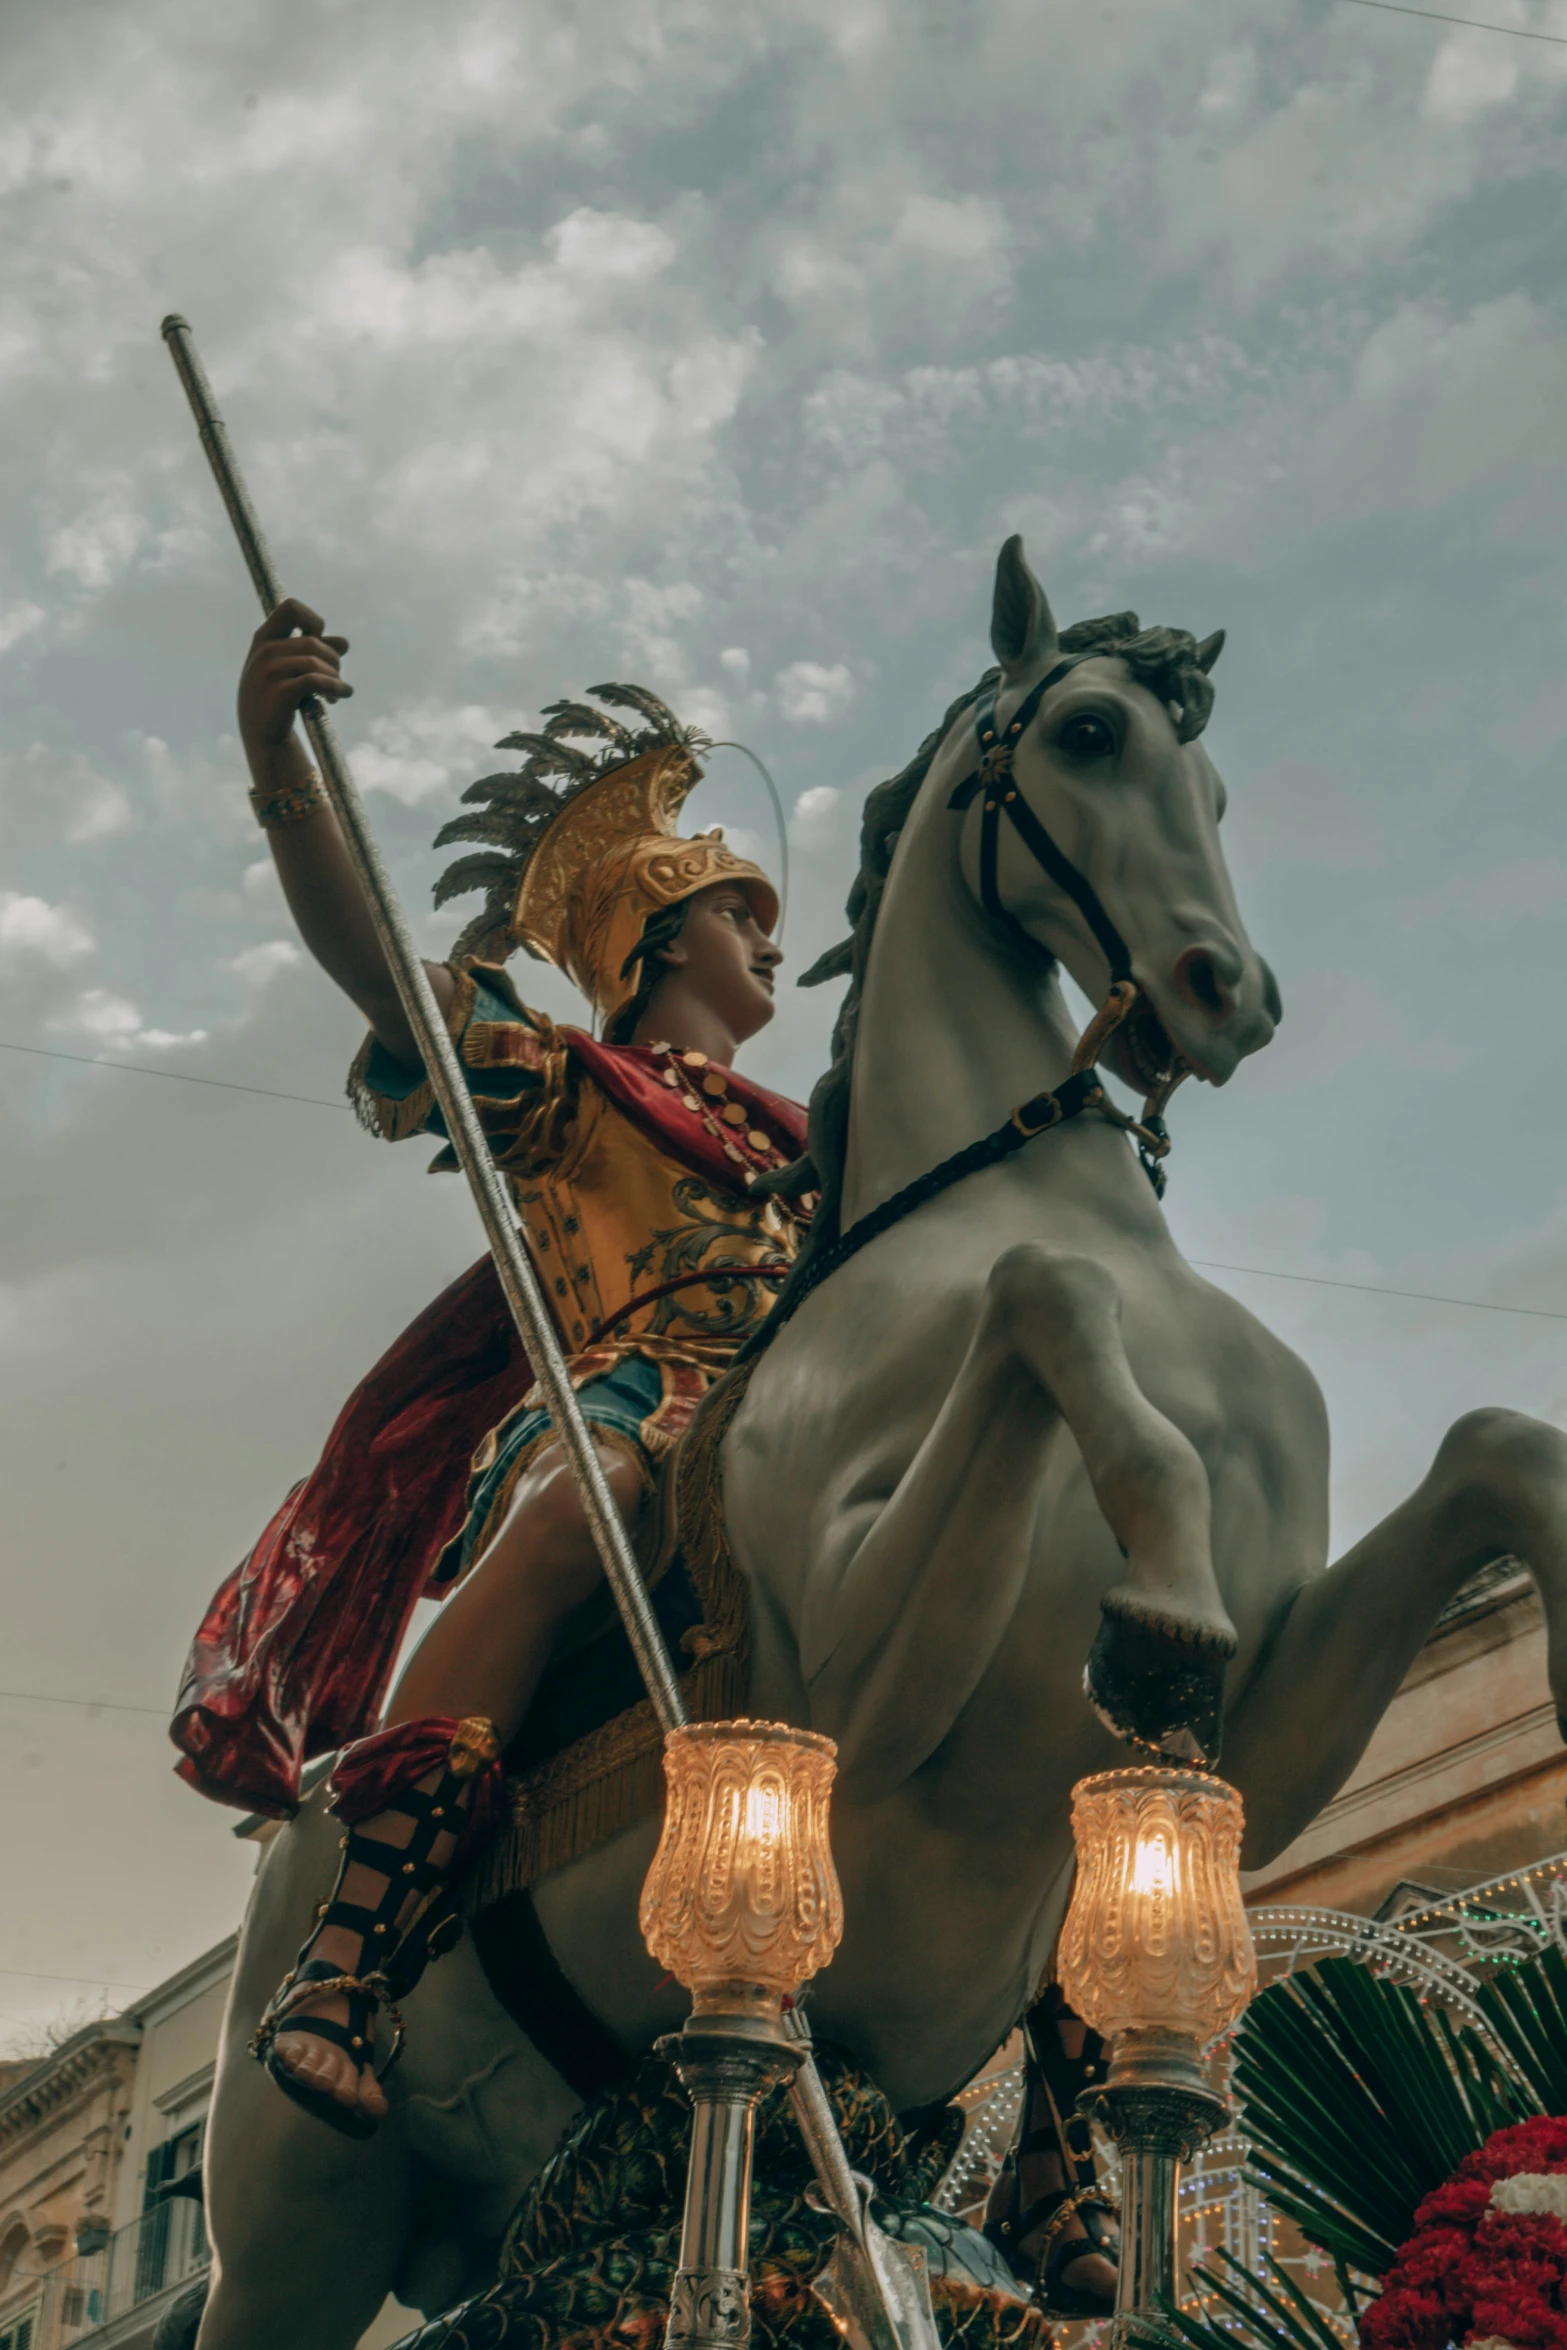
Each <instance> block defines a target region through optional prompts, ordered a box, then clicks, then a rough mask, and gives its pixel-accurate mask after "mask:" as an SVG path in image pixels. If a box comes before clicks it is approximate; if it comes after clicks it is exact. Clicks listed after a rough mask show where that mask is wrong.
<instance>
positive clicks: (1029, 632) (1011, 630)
mask: <svg viewBox="0 0 1567 2350" xmlns="http://www.w3.org/2000/svg"><path fill="white" fill-rule="evenodd" d="M1056 641H1057V640H1056V624H1055V616H1054V614H1053V613H1052V612H1051V609H1050V606H1049V603H1048V602H1047V601H1046V597H1045V591H1044V589H1043V588H1042V587H1041V586H1040V584H1039V582H1038V580H1037V579H1036V578H1035V577H1034V574H1033V573H1032V572H1031V571H1030V570H1029V568H1028V564H1027V562H1026V560H1025V559H1024V555H1023V541H1022V539H1021V538H1020V537H1019V536H1018V534H1017V533H1016V532H1015V531H1014V532H1013V534H1012V536H1011V538H1009V539H1008V541H1007V543H1006V545H1005V546H1004V547H1003V548H1002V550H1001V552H1000V554H999V555H998V556H997V557H996V593H995V598H994V601H993V602H992V604H991V607H990V642H991V645H992V647H993V648H994V651H995V656H996V659H997V660H998V661H999V662H1000V663H1001V666H1002V669H1003V670H1004V671H1005V673H1006V674H1007V676H1009V677H1011V676H1014V675H1016V674H1018V673H1019V672H1021V671H1024V670H1030V669H1038V668H1040V667H1041V666H1043V665H1045V664H1047V663H1048V662H1049V661H1050V660H1051V658H1052V657H1053V655H1054V653H1055V651H1056Z"/></svg>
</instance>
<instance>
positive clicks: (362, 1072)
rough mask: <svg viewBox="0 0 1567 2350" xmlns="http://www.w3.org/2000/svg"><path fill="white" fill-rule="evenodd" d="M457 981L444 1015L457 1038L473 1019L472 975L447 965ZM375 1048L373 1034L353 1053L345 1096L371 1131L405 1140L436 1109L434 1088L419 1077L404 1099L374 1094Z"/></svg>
mask: <svg viewBox="0 0 1567 2350" xmlns="http://www.w3.org/2000/svg"><path fill="white" fill-rule="evenodd" d="M447 969H448V970H449V971H450V972H451V974H452V977H453V979H454V980H455V981H456V983H457V985H456V993H455V994H454V995H453V997H452V1000H451V1004H450V1006H449V1007H448V1010H447V1014H446V1026H447V1031H448V1033H449V1034H450V1035H451V1036H452V1037H453V1038H454V1039H456V1038H459V1037H461V1035H462V1032H463V1030H464V1029H465V1028H466V1027H467V1025H468V1023H469V1021H470V1020H471V1019H472V1018H473V999H474V992H475V991H474V977H473V973H472V971H471V970H470V969H468V968H467V967H466V966H464V965H461V964H456V963H451V964H448V965H447ZM374 1050H375V1037H374V1035H373V1034H372V1035H370V1036H367V1037H366V1038H365V1040H364V1043H363V1044H362V1045H361V1046H360V1048H359V1050H358V1052H357V1053H355V1055H354V1060H353V1066H352V1068H351V1069H350V1070H349V1072H348V1098H349V1100H350V1101H351V1102H352V1103H353V1105H354V1116H355V1117H356V1118H357V1119H358V1120H359V1123H360V1125H361V1126H363V1127H364V1128H365V1129H366V1131H367V1132H368V1133H370V1134H378V1135H380V1136H381V1138H382V1140H383V1141H385V1142H406V1141H407V1140H408V1139H409V1137H410V1136H411V1135H415V1134H422V1133H423V1132H424V1130H425V1127H426V1124H427V1123H428V1121H429V1117H430V1113H431V1111H432V1110H433V1109H434V1108H435V1088H434V1087H433V1086H432V1085H431V1083H430V1080H429V1078H428V1077H421V1078H420V1080H419V1082H418V1084H417V1085H416V1086H415V1087H414V1089H413V1092H412V1093H411V1094H409V1095H408V1097H407V1099H406V1100H405V1101H400V1102H394V1101H392V1100H390V1099H389V1098H388V1096H387V1095H385V1094H384V1093H377V1092H376V1090H375V1088H374V1086H373V1085H372V1084H371V1083H370V1055H371V1054H372V1053H373V1052H374Z"/></svg>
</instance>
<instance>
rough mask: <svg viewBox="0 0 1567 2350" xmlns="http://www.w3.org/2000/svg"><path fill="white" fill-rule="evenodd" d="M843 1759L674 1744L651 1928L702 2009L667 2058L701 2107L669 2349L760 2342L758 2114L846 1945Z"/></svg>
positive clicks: (678, 1740)
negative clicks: (755, 2186)
mask: <svg viewBox="0 0 1567 2350" xmlns="http://www.w3.org/2000/svg"><path fill="white" fill-rule="evenodd" d="M836 1752H837V1749H836V1748H835V1747H834V1745H833V1742H832V1740H831V1739H830V1738H822V1737H818V1736H817V1735H816V1733H815V1732H814V1731H810V1730H795V1729H791V1728H790V1727H789V1726H788V1725H787V1724H785V1723H781V1722H747V1721H741V1722H692V1723H689V1724H687V1725H686V1726H685V1727H684V1728H682V1729H679V1730H671V1731H670V1732H669V1734H668V1736H667V1737H666V1738H665V1740H664V1774H665V1777H666V1779H667V1781H668V1786H669V1800H668V1804H667V1807H666V1810H665V1814H664V1832H663V1835H662V1837H661V1838H660V1840H659V1846H658V1850H657V1852H656V1853H655V1854H654V1856H653V1865H652V1867H651V1868H650V1869H649V1871H648V1875H647V1882H646V1884H645V1885H644V1886H643V1889H642V1907H641V1924H642V1935H643V1939H644V1940H645V1942H646V1943H647V1946H648V1948H649V1950H650V1951H651V1952H652V1954H653V1956H654V1958H655V1959H657V1960H658V1962H659V1964H660V1965H661V1966H664V1967H667V1968H668V1970H669V1972H670V1973H671V1974H672V1975H673V1976H674V1977H675V1979H676V1981H677V1982H680V1983H683V1984H684V1985H685V1986H686V1988H687V1990H688V1991H689V1992H690V1993H691V1996H692V2010H691V2015H690V2017H689V2018H688V2020H687V2022H686V2025H685V2028H684V2030H683V2031H681V2032H679V2033H676V2034H673V2035H671V2037H670V2038H668V2039H666V2040H661V2041H660V2042H659V2046H660V2048H661V2050H663V2051H664V2052H665V2053H666V2054H667V2055H668V2056H669V2057H670V2058H671V2059H672V2060H673V2062H674V2065H675V2068H676V2070H677V2071H678V2073H679V2075H680V2078H681V2080H682V2082H683V2083H684V2085H685V2087H686V2089H687V2091H688V2093H689V2095H690V2098H691V2102H692V2105H693V2107H694V2109H695V2118H694V2121H693V2124H692V2132H691V2168H690V2171H689V2173H688V2175H687V2179H686V2204H685V2220H684V2226H683V2230H682V2234H681V2239H680V2267H679V2270H678V2271H677V2273H676V2276H675V2283H674V2290H673V2293H672V2295H671V2299H670V2309H669V2328H668V2333H667V2335H666V2337H665V2339H666V2343H667V2345H668V2350H741V2346H742V2345H743V2344H744V2343H745V2342H746V2340H747V2339H748V2337H749V2334H750V2324H751V2320H750V2304H749V2297H748V2292H747V2283H746V2237H747V2233H748V2231H749V2227H750V2216H751V2150H752V2141H753V2138H754V2134H755V2123H756V2105H757V2100H758V2099H759V2098H760V2097H761V2096H762V2094H763V2092H764V2091H765V2090H767V2089H770V2088H771V2087H772V2086H773V2085H774V2083H775V2082H778V2081H781V2080H784V2079H786V2078H787V2077H788V2075H789V2074H790V2073H792V2072H793V2071H794V2069H795V2067H796V2066H797V2065H798V2064H799V2063H800V2061H801V2059H802V2056H803V2054H804V2047H803V2044H802V2043H801V2042H800V2041H799V2040H796V2039H793V2038H791V2037H790V2035H789V2034H788V2033H787V2031H786V2030H785V2027H784V2020H783V2003H784V2000H785V1999H786V1998H789V1997H792V1995H793V1994H794V1993H795V1992H796V1991H797V1990H798V1989H799V1987H800V1985H801V1984H802V1983H804V1982H806V1981H808V1980H809V1978H810V1977H811V1976H812V1975H814V1974H816V1973H817V1972H818V1971H819V1970H820V1969H821V1968H822V1967H824V1966H825V1965H826V1964H827V1961H828V1960H829V1959H830V1958H831V1956H832V1954H833V1952H834V1951H835V1950H836V1948H837V1946H838V1941H839V1937H840V1936H841V1934H842V1932H843V1900H842V1896H841V1894H840V1893H839V1890H838V1879H837V1874H836V1872H835V1870H834V1868H833V1864H832V1849H831V1846H830V1844H829V1843H828V1837H827V1809H828V1797H829V1795H830V1792H831V1788H832V1782H833V1775H834V1770H835V1767H836V1766H835V1761H834V1757H835V1755H836Z"/></svg>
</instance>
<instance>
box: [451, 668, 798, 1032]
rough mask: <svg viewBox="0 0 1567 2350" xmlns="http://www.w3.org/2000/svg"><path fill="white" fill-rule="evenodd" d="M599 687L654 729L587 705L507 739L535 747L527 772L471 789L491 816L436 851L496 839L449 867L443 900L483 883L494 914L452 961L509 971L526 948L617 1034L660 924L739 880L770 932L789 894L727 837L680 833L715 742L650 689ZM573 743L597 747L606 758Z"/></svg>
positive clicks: (458, 823) (477, 819)
mask: <svg viewBox="0 0 1567 2350" xmlns="http://www.w3.org/2000/svg"><path fill="white" fill-rule="evenodd" d="M588 690H589V692H590V693H592V694H594V695H596V696H597V697H598V699H599V700H600V701H602V702H607V703H609V704H610V705H611V706H612V707H613V708H615V709H623V710H631V711H633V712H635V713H636V714H637V715H638V716H639V717H640V718H641V719H642V720H643V721H644V724H643V726H642V727H641V728H640V729H638V730H637V731H633V730H632V728H631V727H629V726H625V725H622V723H621V722H620V720H619V719H617V718H613V717H611V716H610V715H609V713H608V712H607V711H605V710H598V709H594V708H593V707H592V706H591V705H590V704H588V703H586V702H552V703H550V705H549V706H548V708H547V709H546V710H545V712H544V718H545V721H546V723H545V726H544V730H543V732H542V733H540V734H509V735H507V736H506V737H505V738H504V740H503V741H501V742H500V743H498V744H497V745H496V748H497V749H498V750H503V751H526V752H527V753H528V754H529V756H528V759H527V761H526V764H525V765H524V766H523V767H522V768H521V769H519V770H518V771H517V772H516V773H514V774H507V775H487V776H484V777H483V778H482V779H481V780H480V781H479V782H478V783H474V784H470V785H469V787H468V789H467V790H466V791H465V792H464V793H463V798H464V800H465V801H469V802H476V803H478V804H479V806H480V809H481V811H482V812H481V813H478V814H475V815H472V816H458V817H456V818H454V820H453V821H452V822H451V823H450V824H447V825H444V826H443V827H442V829H441V831H440V832H439V833H438V834H437V835H436V841H435V845H436V847H437V848H443V847H445V845H446V844H447V843H448V842H449V841H474V842H479V843H482V844H484V845H483V846H482V847H481V848H480V849H479V850H478V851H477V852H475V853H473V854H470V855H468V856H465V857H459V858H458V859H457V861H456V863H455V864H453V865H450V866H448V868H447V870H446V871H445V873H443V874H442V876H441V878H440V880H439V881H438V882H437V883H436V885H435V902H436V904H437V905H438V906H440V905H444V904H445V903H446V901H447V899H448V898H453V897H459V896H461V895H462V894H463V893H464V892H466V891H468V890H473V889H483V890H484V892H485V905H484V909H483V911H482V912H481V913H479V914H477V915H476V916H475V917H474V919H473V920H472V921H471V922H470V923H469V924H468V926H467V928H466V929H465V930H464V931H463V933H462V936H461V937H460V938H459V939H458V941H457V944H456V946H455V948H454V949H453V953H454V954H457V955H475V956H477V957H478V958H479V959H480V960H481V961H483V962H491V963H499V962H504V961H505V959H506V957H507V956H508V955H510V954H512V953H514V952H515V951H516V949H517V948H518V947H519V946H521V947H525V948H526V949H527V951H528V952H529V954H531V955H534V956H536V957H537V958H538V959H539V960H540V961H542V962H546V963H554V964H555V965H556V966H557V968H558V969H560V970H562V971H564V972H565V973H566V975H567V977H568V978H569V979H571V980H573V981H574V982H575V983H576V985H577V986H578V987H580V988H581V990H582V992H583V994H584V995H585V996H586V997H587V998H588V1000H589V1001H590V1003H591V1004H592V1005H593V1007H594V1009H595V1011H596V1012H597V1013H598V1014H599V1016H600V1019H601V1021H602V1023H603V1025H604V1027H605V1029H606V1030H607V1029H608V1027H609V1025H610V1023H611V1022H612V1021H613V1020H614V1018H615V1015H616V1014H617V1013H618V1012H620V1011H621V1010H623V1009H624V1007H625V1006H626V1005H627V1004H628V1003H629V1002H630V1001H631V999H632V997H633V996H634V995H635V994H636V992H637V989H638V987H639V985H640V983H641V973H640V969H639V960H638V948H639V946H640V943H641V940H642V934H643V931H644V929H645V927H646V925H647V923H648V920H649V919H650V917H651V916H653V915H655V914H659V913H662V912H663V911H664V909H665V908H666V907H668V906H674V905H678V904H679V903H681V901H682V900H684V899H686V898H690V897H694V896H695V895H696V893H697V891H698V890H702V889H708V888H711V887H712V886H713V884H714V883H716V882H720V881H731V882H734V883H735V884H736V885H737V886H738V887H739V888H741V889H743V890H744V891H745V894H746V896H747V897H748V898H749V900H750V902H751V906H752V910H753V911H754V913H755V915H756V918H757V921H758V922H759V923H760V924H761V926H762V928H763V929H764V930H768V931H770V930H771V929H772V927H773V925H774V923H775V922H776V921H777V919H778V893H777V891H776V890H775V889H774V887H773V885H772V883H771V882H770V881H769V880H768V878H767V875H766V874H765V873H764V872H763V871H762V869H761V867H760V866H759V865H753V864H751V863H750V862H749V860H748V859H746V858H744V857H740V856H737V855H736V854H735V851H734V850H733V849H731V848H730V847H729V846H728V845H727V843H726V842H725V841H724V839H723V836H722V834H721V833H719V832H716V831H714V832H708V833H698V834H697V835H696V836H695V837H694V838H692V839H687V838H684V837H682V836H681V834H680V833H678V832H677V831H676V829H675V827H676V823H677V820H678V818H679V816H680V812H681V809H682V808H683V807H684V805H685V802H686V798H687V795H688V794H689V793H690V791H691V790H692V789H693V787H694V786H695V785H696V784H697V783H698V782H699V781H700V780H701V775H702V770H701V768H700V766H699V765H698V764H697V754H698V752H699V751H703V750H706V749H707V748H708V747H709V746H708V743H707V739H706V737H705V736H703V735H699V734H696V733H694V732H692V731H691V730H690V729H688V728H686V727H683V726H682V725H681V724H680V722H679V720H678V719H677V718H676V717H675V715H674V713H673V712H672V711H671V710H669V709H668V708H667V707H666V706H665V704H664V703H662V702H661V701H659V699H658V697H657V696H656V695H655V694H650V693H648V692H647V691H646V690H645V688H643V687H642V686H634V685H595V686H590V687H589V689H588ZM572 737H576V738H577V740H578V741H581V740H584V739H585V740H588V741H591V742H595V743H596V744H597V745H598V746H599V748H598V750H597V752H596V754H595V753H593V752H588V751H583V750H580V749H578V748H577V747H576V743H574V742H573V741H572V739H571V738H572ZM552 777H557V778H559V779H560V780H559V781H558V782H552V781H551V780H550V778H552Z"/></svg>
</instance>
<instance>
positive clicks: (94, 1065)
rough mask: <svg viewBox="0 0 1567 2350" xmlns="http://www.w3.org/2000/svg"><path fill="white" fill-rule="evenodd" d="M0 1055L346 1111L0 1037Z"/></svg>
mask: <svg viewBox="0 0 1567 2350" xmlns="http://www.w3.org/2000/svg"><path fill="white" fill-rule="evenodd" d="M0 1053H28V1054H30V1055H31V1057H32V1058H33V1059H34V1060H35V1061H74V1062H75V1064H76V1066H77V1067H78V1068H79V1069H118V1070H120V1071H121V1073H122V1074H123V1075H124V1076H126V1077H167V1078H168V1079H169V1081H170V1083H171V1084H174V1085H215V1086H217V1087H218V1088H219V1090H220V1091H221V1092H223V1093H258V1094H260V1095H261V1096H262V1098H263V1100H265V1101H269V1102H308V1103H309V1105H310V1107H311V1108H312V1109H316V1110H346V1109H347V1107H348V1104H347V1102H329V1101H323V1099H322V1097H321V1096H320V1094H318V1093H280V1092H279V1091H278V1090H277V1088H276V1086H272V1085H241V1084H239V1083H238V1081H237V1080H236V1079H234V1078H232V1077H197V1076H195V1075H193V1074H192V1072H191V1071H190V1070H188V1069H149V1068H148V1066H147V1064H146V1062H145V1061H111V1060H109V1059H107V1058H106V1057H105V1056H104V1055H103V1054H101V1053H62V1052H57V1051H55V1050H54V1049H53V1048H52V1047H51V1046H49V1045H43V1044H11V1043H10V1042H9V1041H8V1040H7V1039H6V1038H4V1037H0Z"/></svg>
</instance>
